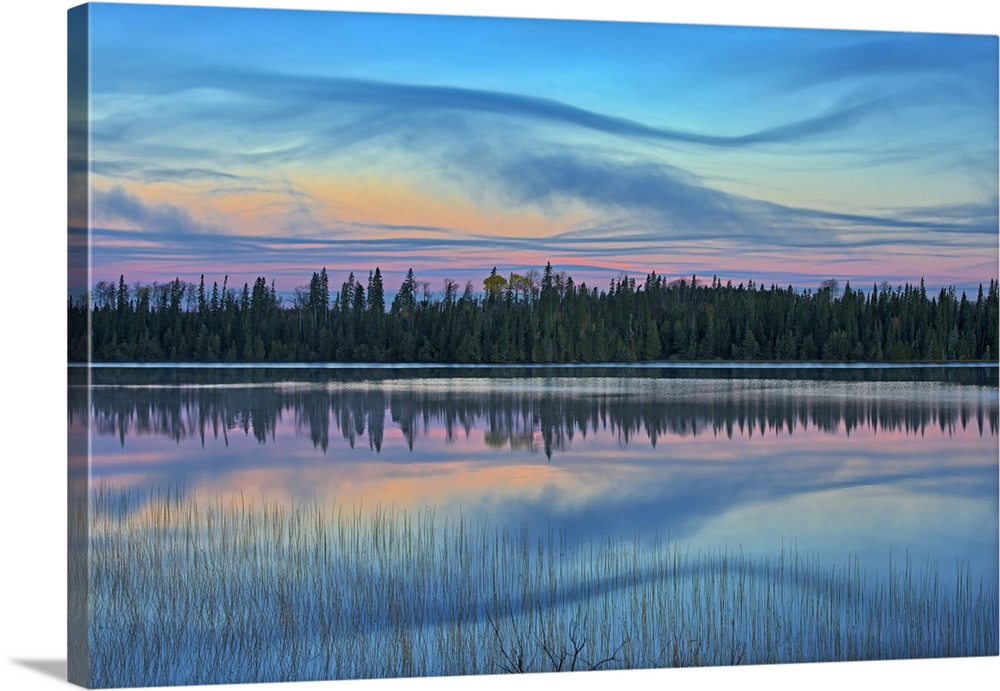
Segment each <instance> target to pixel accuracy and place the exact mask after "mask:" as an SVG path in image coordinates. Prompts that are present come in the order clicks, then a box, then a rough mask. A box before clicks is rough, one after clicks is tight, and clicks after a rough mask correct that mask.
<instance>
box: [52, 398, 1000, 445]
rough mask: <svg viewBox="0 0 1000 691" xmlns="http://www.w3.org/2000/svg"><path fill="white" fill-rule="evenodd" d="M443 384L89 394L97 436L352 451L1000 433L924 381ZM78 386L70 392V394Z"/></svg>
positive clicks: (977, 408)
mask: <svg viewBox="0 0 1000 691" xmlns="http://www.w3.org/2000/svg"><path fill="white" fill-rule="evenodd" d="M532 381H533V380H517V379H512V380H505V381H504V382H503V386H502V387H500V386H497V383H496V382H494V381H492V380H483V379H443V380H434V381H433V382H426V381H424V382H421V381H418V382H412V381H410V380H385V381H377V382H370V383H366V384H341V385H326V384H315V385H313V384H295V383H285V384H275V385H267V386H251V385H246V386H240V385H219V386H201V387H195V388H189V387H158V386H141V387H117V386H97V387H95V388H94V389H93V394H92V401H91V406H90V408H89V409H90V411H91V412H92V413H93V427H94V430H95V431H96V433H97V434H98V435H102V436H117V437H118V438H119V440H120V442H121V444H122V445H124V444H125V439H126V438H127V437H128V436H129V435H143V434H153V435H158V436H165V437H169V438H171V439H174V440H176V441H180V440H182V439H187V438H191V437H195V438H198V439H199V440H200V441H201V443H202V444H204V442H205V439H206V437H214V438H219V437H222V438H223V439H224V440H226V441H227V442H228V436H229V435H230V434H234V433H242V434H246V435H252V436H253V438H254V439H256V440H257V441H258V442H259V443H261V444H263V443H266V442H267V441H268V440H269V439H270V440H272V441H273V440H274V437H275V434H276V430H277V426H278V423H279V421H282V420H287V419H292V420H294V424H295V431H296V433H297V434H303V435H307V436H308V438H309V439H310V440H311V441H312V443H313V446H314V447H316V448H317V449H319V450H321V451H323V452H326V451H327V450H328V449H329V447H330V443H331V437H339V438H341V439H343V440H344V441H345V442H346V443H347V444H348V445H349V446H350V447H351V448H354V447H355V445H357V444H365V445H367V446H368V447H369V448H370V449H372V450H374V451H375V452H379V451H381V448H382V444H383V440H384V437H385V431H386V425H387V424H388V425H390V426H392V427H394V428H396V429H398V430H399V432H400V433H401V434H402V436H403V438H404V439H405V441H406V445H407V447H408V448H409V449H410V450H412V449H413V448H414V445H415V444H416V443H417V441H418V439H419V438H420V437H421V436H422V435H426V434H429V433H430V432H431V430H441V431H443V434H444V438H445V439H446V440H447V441H449V442H451V441H453V440H454V439H455V438H456V437H458V436H464V437H468V436H469V435H470V434H472V432H473V431H474V430H482V434H483V443H484V444H485V445H487V446H490V447H494V448H509V449H511V450H526V451H529V452H531V453H537V452H542V453H544V454H545V456H546V457H548V458H551V456H552V454H553V453H559V452H564V451H565V450H566V449H567V447H568V445H569V444H570V443H571V442H572V441H573V440H574V438H575V437H577V436H580V437H582V438H583V439H586V437H587V435H588V433H594V432H595V431H597V430H600V431H602V432H606V433H610V434H612V435H613V436H614V437H615V439H616V440H617V441H618V442H620V443H621V444H622V445H628V444H629V443H642V442H648V443H649V444H651V445H652V446H653V447H654V448H655V447H656V445H657V443H658V442H659V441H660V440H661V439H663V438H664V437H677V436H679V437H685V436H689V435H690V436H693V437H697V436H699V435H712V436H720V435H721V436H725V437H726V438H730V439H731V438H733V436H734V435H735V436H745V437H753V436H755V435H793V434H795V433H797V432H807V431H809V430H818V431H820V432H824V433H828V434H845V435H847V436H850V435H851V434H855V433H857V432H858V431H859V430H870V431H872V432H876V433H878V432H881V433H884V434H896V433H899V434H903V435H917V436H925V435H926V434H927V433H928V432H929V431H934V430H937V431H940V432H941V433H945V434H954V433H956V432H958V431H961V432H970V431H971V432H973V433H976V434H978V435H980V436H984V435H985V436H991V437H992V436H996V434H997V424H998V406H997V395H996V390H995V389H988V388H978V387H976V388H965V389H952V388H948V387H934V388H930V389H929V388H928V387H927V386H926V385H915V384H908V383H886V384H881V385H878V386H876V385H873V384H870V383H866V384H850V383H837V384H824V385H818V384H815V383H809V382H798V383H792V382H781V383H780V384H779V385H775V383H774V382H768V381H761V380H757V381H755V380H750V381H742V382H738V384H737V383H731V384H730V385H727V386H719V385H718V384H717V382H713V381H704V380H696V379H690V380H667V381H656V382H654V383H653V384H652V385H647V386H636V385H635V383H634V382H628V381H627V380H621V379H615V380H610V379H588V380H584V382H582V383H581V382H580V381H579V380H573V379H563V378H555V379H549V380H546V384H545V385H544V386H542V387H538V386H537V384H536V385H535V386H534V387H533V386H532V384H531V382H532ZM74 394H75V395H74ZM83 394H84V391H83V390H75V391H74V393H71V396H70V407H71V414H72V415H85V414H86V413H87V411H88V406H87V401H86V397H85V396H84V395H83Z"/></svg>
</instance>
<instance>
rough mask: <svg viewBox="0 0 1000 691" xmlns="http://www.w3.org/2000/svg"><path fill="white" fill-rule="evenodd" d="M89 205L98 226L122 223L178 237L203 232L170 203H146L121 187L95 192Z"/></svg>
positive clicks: (198, 224) (190, 218) (195, 223)
mask: <svg viewBox="0 0 1000 691" xmlns="http://www.w3.org/2000/svg"><path fill="white" fill-rule="evenodd" d="M92 204H93V215H94V218H95V219H96V220H97V221H98V222H99V223H120V222H124V223H126V224H130V225H134V226H136V227H138V228H142V229H144V230H149V231H155V232H166V233H171V234H181V235H184V234H189V233H192V232H200V231H203V230H204V228H203V227H202V225H201V224H200V223H198V222H196V221H195V220H194V219H193V218H192V217H191V215H190V214H189V213H188V212H187V211H186V210H185V209H183V208H181V207H179V206H175V205H173V204H155V205H150V204H146V203H145V202H143V201H142V200H141V199H140V198H139V197H137V196H136V195H134V194H129V193H128V192H126V191H125V190H124V189H122V188H121V187H114V188H113V189H111V190H108V191H102V190H94V191H93V193H92Z"/></svg>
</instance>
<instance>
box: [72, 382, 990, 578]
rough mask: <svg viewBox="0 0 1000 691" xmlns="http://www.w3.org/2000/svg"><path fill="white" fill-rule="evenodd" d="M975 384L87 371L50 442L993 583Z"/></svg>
mask: <svg viewBox="0 0 1000 691" xmlns="http://www.w3.org/2000/svg"><path fill="white" fill-rule="evenodd" d="M995 371H996V370H995V368H994V369H992V370H991V369H989V368H986V375H983V376H980V375H977V374H975V373H973V372H967V373H965V375H964V376H965V377H966V380H964V381H961V382H953V381H936V380H933V378H931V380H927V378H926V377H923V379H921V378H920V377H917V378H913V377H909V378H908V377H905V376H903V373H902V372H895V374H894V378H892V379H891V380H888V381H867V380H857V379H856V378H852V377H847V378H844V377H836V376H825V375H824V376H818V377H814V378H808V379H798V380H796V379H789V378H771V377H768V378H763V377H762V376H761V373H760V372H757V373H756V375H757V376H755V377H750V376H746V374H748V373H747V372H744V373H743V375H741V376H738V377H733V378H726V377H706V378H702V377H700V376H699V377H694V376H691V373H690V372H688V373H687V376H675V375H676V373H671V374H670V376H642V377H632V376H629V377H627V378H625V377H621V376H607V375H608V372H601V371H590V372H587V373H586V374H585V375H579V374H578V373H573V376H569V375H570V373H568V372H566V371H554V372H533V373H530V376H521V375H524V374H525V373H524V372H518V373H515V372H507V373H506V375H505V376H500V377H494V376H483V375H484V372H481V371H474V372H461V373H459V374H461V376H456V372H454V371H443V372H436V373H428V372H423V373H422V374H423V375H424V376H415V374H416V371H414V372H413V373H403V375H401V373H400V372H398V371H390V372H378V373H373V372H372V371H357V372H352V373H346V374H345V373H337V372H319V373H317V372H315V371H313V372H309V373H308V376H307V375H306V373H302V372H297V371H291V372H282V371H278V372H274V371H270V370H269V371H267V372H266V374H264V373H257V375H256V376H257V377H258V379H259V380H258V381H253V380H249V379H245V377H246V372H244V371H239V372H236V373H223V374H221V375H220V373H219V372H216V371H205V372H199V371H191V372H180V373H178V372H155V373H142V374H141V375H139V376H136V375H135V374H134V373H132V374H130V375H128V376H126V373H123V372H119V373H109V372H100V371H98V372H95V386H94V387H93V389H92V390H91V397H90V400H89V401H88V397H87V389H86V388H85V387H82V386H81V387H74V388H71V391H70V401H69V404H70V405H69V416H70V428H71V433H80V432H81V431H82V430H84V429H89V430H90V433H91V466H90V468H89V474H90V478H91V480H92V482H97V483H109V484H111V485H113V486H126V487H132V488H136V489H137V490H141V489H142V488H147V489H148V488H149V487H151V486H154V485H156V486H173V485H178V484H182V485H183V486H185V487H186V488H188V489H189V490H190V491H192V492H193V493H194V494H196V495H197V496H199V497H202V498H206V499H207V500H211V499H212V498H213V497H218V496H223V497H225V496H232V495H234V494H239V493H245V494H246V496H260V497H268V498H270V499H276V500H279V501H291V502H302V501H310V500H312V499H317V500H319V501H321V502H324V503H330V504H333V503H337V504H340V505H345V504H346V505H347V506H351V505H358V504H363V505H365V506H372V505H376V504H382V505H392V506H396V507H398V508H401V509H404V510H421V509H423V508H424V507H433V508H434V509H435V510H436V511H438V512H439V514H440V515H441V516H446V515H452V516H454V515H458V514H462V515H464V516H465V517H466V518H470V519H473V520H476V519H478V518H481V517H488V518H489V519H490V520H491V521H494V522H496V523H508V524H512V525H516V524H518V523H520V522H521V521H526V522H528V523H529V524H530V525H533V526H538V527H540V528H542V529H544V528H546V527H558V528H559V529H560V530H564V531H566V533H567V534H568V535H570V536H577V537H580V536H582V537H584V538H595V539H601V538H602V536H606V535H616V536H624V537H626V538H630V537H631V536H633V535H635V534H636V533H642V534H643V535H645V536H650V537H651V536H652V535H653V534H655V533H660V534H661V535H669V536H670V537H671V538H673V539H678V540H681V541H683V542H685V543H687V544H691V545H693V546H694V548H695V549H700V548H702V547H704V548H705V549H717V548H720V547H725V546H727V545H728V546H730V547H732V546H734V545H740V546H744V547H746V548H747V549H749V550H752V551H753V552H754V553H755V554H759V553H762V552H766V551H768V550H772V549H774V548H776V547H777V548H780V546H781V545H782V544H783V543H786V544H787V543H788V542H790V541H797V542H798V544H799V545H801V546H803V547H804V548H806V549H810V550H812V549H817V550H821V551H822V552H823V553H824V554H833V555H836V556H842V555H845V554H847V553H849V552H855V553H859V554H861V555H862V558H870V560H871V561H872V562H873V563H876V564H878V563H880V561H881V560H884V557H885V555H886V554H888V552H889V550H890V549H892V550H896V551H897V552H900V553H901V552H902V551H903V550H906V549H910V550H911V551H912V553H913V554H914V556H915V558H917V559H922V558H924V557H925V556H926V557H927V558H931V559H935V560H940V562H941V563H942V564H943V565H949V564H953V563H954V561H955V559H962V560H967V559H974V560H975V562H976V563H975V565H976V568H977V569H979V571H978V572H979V573H983V574H985V575H986V576H987V577H995V573H996V561H997V520H998V516H997V483H998V479H997V472H998V467H997V436H998V435H997V427H998V394H997V391H998V389H997V386H996V384H995V383H983V382H984V381H986V382H990V381H992V379H993V378H994V376H993V375H995ZM629 374H630V375H631V372H629ZM647 374H648V373H647ZM434 375H436V376H434ZM515 375H516V376H515ZM164 379H168V380H169V381H164Z"/></svg>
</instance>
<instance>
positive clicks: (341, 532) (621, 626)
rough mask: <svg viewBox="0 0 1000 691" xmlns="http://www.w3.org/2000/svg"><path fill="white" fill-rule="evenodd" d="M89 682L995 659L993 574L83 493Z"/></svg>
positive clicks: (172, 497)
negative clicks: (872, 568) (826, 562)
mask: <svg viewBox="0 0 1000 691" xmlns="http://www.w3.org/2000/svg"><path fill="white" fill-rule="evenodd" d="M90 520H91V524H90V546H91V555H90V559H91V568H90V600H89V614H90V645H91V655H92V663H91V681H92V684H93V685H94V686H97V687H109V686H144V685H169V684H198V683H238V682H263V681H278V680H315V679H333V678H372V677H399V676H412V675H455V674H489V673H502V672H538V671H569V670H585V669H622V668H642V667H671V666H690V665H733V664H766V663H781V662H813V661H826V660H865V659H888V658H917V657H940V656H976V655H996V654H997V629H998V624H997V620H998V605H997V584H996V583H995V582H990V583H986V582H974V581H973V578H972V574H971V573H970V571H969V569H968V568H962V567H960V568H959V570H958V573H957V574H956V577H955V578H954V579H948V581H947V584H946V583H945V581H944V579H942V578H940V574H939V573H938V571H937V569H936V568H935V567H933V566H928V567H926V568H922V569H916V568H914V567H913V566H912V564H911V562H910V560H909V559H908V558H904V559H903V560H902V561H901V562H899V563H891V564H890V566H889V568H888V570H887V571H886V572H885V573H882V574H875V573H868V572H866V570H865V569H863V568H862V566H861V564H860V562H859V560H858V559H856V558H855V559H852V560H851V561H850V562H849V563H847V564H845V565H841V566H837V567H830V568H824V567H822V566H821V564H820V562H819V559H818V557H815V556H813V557H811V558H805V557H802V556H800V554H799V553H798V552H784V551H783V552H782V553H781V554H780V555H779V556H778V557H776V558H775V557H757V558H755V557H752V556H750V555H745V554H742V553H740V552H732V551H719V552H712V553H705V552H697V553H691V552H688V551H685V550H683V549H682V548H680V547H679V546H677V545H673V544H664V543H662V542H659V541H656V542H655V544H654V545H653V546H651V547H645V546H642V545H641V544H640V542H639V540H638V539H636V540H633V541H621V540H612V539H607V540H603V541H590V542H582V541H581V542H573V541H570V540H568V539H567V538H566V536H565V534H564V533H561V532H559V531H548V532H545V533H536V532H534V531H533V530H532V528H531V526H529V525H528V524H526V523H524V524H521V525H518V526H513V527H512V526H507V525H492V524H490V523H488V522H470V521H467V520H465V519H463V518H461V517H459V518H454V517H438V516H436V515H435V514H434V512H433V511H432V510H430V509H427V510H424V511H420V512H416V513H407V512H401V511H397V510H395V509H393V508H391V507H382V506H378V507H375V508H373V509H369V510H362V509H360V508H354V507H351V508H349V507H345V506H324V505H319V504H309V505H300V506H296V507H291V508H289V507H286V506H282V505H280V504H277V503H273V502H268V501H261V500H259V499H247V498H245V497H242V496H237V497H235V498H230V499H225V500H223V499H221V498H219V499H216V500H215V501H213V502H211V503H205V502H199V501H196V500H195V499H193V498H192V497H191V496H189V495H187V494H185V493H184V492H182V491H177V490H173V491H154V492H151V493H150V494H149V495H148V496H139V495H138V494H135V493H133V492H129V491H124V490H113V489H110V488H108V487H106V486H105V487H99V488H97V489H96V490H94V491H93V493H92V497H91V517H90Z"/></svg>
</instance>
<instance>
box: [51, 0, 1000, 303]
mask: <svg viewBox="0 0 1000 691" xmlns="http://www.w3.org/2000/svg"><path fill="white" fill-rule="evenodd" d="M90 13H91V14H90V40H91V42H90V111H89V117H90V137H91V139H90V147H91V148H90V172H91V191H90V199H91V210H90V219H89V223H90V227H91V245H92V254H91V262H92V275H91V279H92V282H96V281H98V280H110V281H117V279H118V276H119V275H120V274H123V275H124V276H125V278H126V281H128V282H130V283H133V282H135V281H141V282H144V283H149V282H153V281H159V282H163V281H168V280H171V279H173V278H174V277H180V278H181V279H182V280H188V281H194V282H196V281H197V280H198V278H199V276H200V275H202V274H204V275H205V278H206V281H207V282H209V283H211V282H212V281H218V282H219V283H220V284H221V282H222V279H223V277H224V276H227V275H228V276H229V283H230V285H242V283H243V282H249V283H251V284H252V283H253V281H254V278H255V277H256V276H265V277H266V278H267V279H268V280H271V279H274V281H275V284H276V286H277V287H278V289H279V290H280V291H285V292H287V291H290V290H291V289H293V288H294V287H296V286H301V285H303V284H306V283H308V280H309V277H310V276H311V274H312V272H314V271H318V270H319V269H320V268H321V267H325V268H327V271H328V272H329V273H330V275H331V283H332V284H333V285H334V286H335V287H339V285H340V282H342V281H343V280H345V279H346V277H347V274H348V272H353V273H354V274H355V275H356V276H358V277H362V278H366V277H367V274H368V272H369V271H370V270H372V269H374V268H375V267H376V266H378V267H380V269H381V271H382V273H383V274H384V275H385V277H386V278H385V282H386V286H387V288H388V289H389V290H390V291H391V290H392V289H394V288H395V287H396V286H398V285H399V282H400V281H401V280H402V278H403V275H404V273H405V272H406V270H407V269H408V268H411V267H412V268H413V270H414V272H415V274H416V276H417V278H418V279H419V280H424V281H427V282H429V284H430V287H431V289H433V290H440V288H441V287H442V283H443V280H444V279H445V278H450V279H453V280H456V281H458V282H459V284H460V285H462V284H464V283H465V281H466V280H471V281H473V285H474V287H475V288H477V289H481V288H482V279H483V278H484V277H485V276H486V275H487V274H488V273H489V272H490V270H491V269H492V268H493V267H494V266H496V267H497V269H498V271H499V272H500V273H501V274H503V275H507V274H508V273H510V272H517V273H524V272H525V271H526V270H528V269H531V268H535V269H541V268H542V267H544V266H545V264H546V262H551V263H552V265H553V267H554V268H555V269H556V270H562V271H565V272H567V273H568V274H569V275H571V276H572V277H573V278H574V280H575V281H576V283H577V284H579V283H581V282H586V283H588V285H591V286H597V287H600V288H606V287H607V284H608V281H609V280H610V279H612V278H614V277H617V276H619V275H620V274H622V273H624V274H627V275H629V276H634V277H636V278H638V279H642V278H644V277H645V275H646V274H647V273H648V272H650V271H655V272H657V273H658V274H661V275H666V276H668V277H680V276H691V275H692V274H696V275H698V276H699V277H702V278H704V279H706V280H710V279H711V277H712V276H713V275H716V276H718V277H719V278H720V279H722V280H724V281H725V280H732V281H733V282H734V284H735V283H740V282H745V281H748V280H753V281H754V282H755V283H764V284H766V285H770V284H771V283H777V284H778V285H780V286H786V285H793V286H795V287H796V288H811V287H815V286H817V285H818V284H819V283H820V282H821V281H823V280H825V279H828V278H836V279H838V280H839V281H840V282H841V284H843V283H844V282H846V281H850V282H851V283H852V285H853V286H854V287H862V288H865V289H868V288H870V287H871V285H872V284H873V283H876V282H881V281H889V282H890V283H892V284H900V283H904V282H910V283H916V282H918V281H919V280H920V279H921V278H923V279H925V280H926V283H927V285H928V286H929V287H931V288H937V287H940V286H948V285H954V286H956V287H958V288H959V289H960V290H969V291H975V290H976V289H977V288H978V285H979V284H980V283H988V282H989V280H990V279H991V278H995V277H996V276H997V272H998V269H997V265H998V260H1000V259H998V249H997V248H998V173H997V166H998V88H997V77H998V58H997V54H998V42H997V37H996V36H976V35H946V34H921V33H890V32H879V31H832V30H798V29H787V28H776V29H767V28H759V27H734V26H728V27H723V26H705V25H701V26H696V25H677V24H656V23H635V22H626V21H612V22H599V21H579V20H578V21H557V20H542V19H512V18H483V17H454V16H452V17H449V16H426V15H424V16H418V15H399V14H384V13H383V14H363V13H354V12H311V11H286V10H268V9H231V8H207V7H169V6H153V5H148V6H141V5H139V6H131V5H114V4H93V5H91V6H90ZM71 221H72V222H75V223H78V224H79V225H81V226H83V225H84V224H85V222H86V221H85V220H83V219H71Z"/></svg>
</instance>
